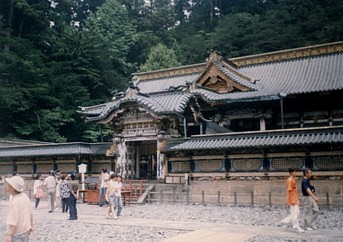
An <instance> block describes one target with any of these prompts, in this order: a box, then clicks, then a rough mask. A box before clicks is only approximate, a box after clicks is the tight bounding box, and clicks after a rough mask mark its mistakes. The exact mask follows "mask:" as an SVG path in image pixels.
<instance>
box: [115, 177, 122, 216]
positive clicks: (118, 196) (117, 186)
mask: <svg viewBox="0 0 343 242" xmlns="http://www.w3.org/2000/svg"><path fill="white" fill-rule="evenodd" d="M122 187H123V183H122V177H121V176H117V180H116V183H115V188H114V195H115V196H114V201H115V206H116V216H115V217H114V218H115V219H117V218H118V217H119V216H120V214H121V211H122V209H123V201H122V199H121V189H122Z"/></svg>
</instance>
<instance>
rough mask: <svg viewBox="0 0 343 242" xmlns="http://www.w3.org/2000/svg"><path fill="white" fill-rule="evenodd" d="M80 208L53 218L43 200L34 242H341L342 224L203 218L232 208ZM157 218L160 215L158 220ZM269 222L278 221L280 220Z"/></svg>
mask: <svg viewBox="0 0 343 242" xmlns="http://www.w3.org/2000/svg"><path fill="white" fill-rule="evenodd" d="M32 206H33V203H32ZM7 208H8V202H7V201H0V218H1V219H0V241H3V240H4V238H3V236H4V233H5V229H6V228H5V216H6V213H7ZM77 208H78V214H79V219H78V220H76V221H69V220H67V218H68V215H67V214H65V213H64V214H63V213H61V211H60V210H59V209H57V210H56V211H54V212H53V213H51V214H49V213H48V210H49V209H48V207H47V203H46V202H44V201H43V202H42V204H41V207H40V209H38V210H33V213H34V220H35V226H36V228H35V233H34V235H33V236H32V237H31V241H49V242H50V241H52V242H55V241H56V242H58V241H63V242H65V241H70V242H72V241H86V242H87V241H89V242H94V241H96V242H102V241H135V242H137V241H147V242H148V241H149V242H151V241H163V242H173V241H188V242H206V241H211V242H212V241H230V242H241V241H247V242H254V241H256V242H262V241H311V242H314V241H316V242H320V241H323V242H326V241H335V242H336V241H337V242H338V241H341V242H342V241H343V228H342V225H343V224H342V223H343V222H342V221H340V222H341V224H339V225H338V226H337V228H334V229H320V230H316V231H306V232H304V233H298V232H295V231H293V230H291V229H289V228H286V227H276V226H271V225H246V224H237V223H236V224H232V223H229V222H226V221H211V220H210V219H207V220H206V219H204V215H203V210H205V212H206V214H208V213H210V212H209V211H211V210H213V215H214V216H216V215H215V213H216V212H218V211H217V210H220V211H225V209H226V210H228V209H229V208H225V207H224V208H223V207H203V206H198V207H194V206H192V205H156V204H155V205H132V206H125V207H124V210H123V214H122V215H123V216H122V217H120V218H119V219H118V220H112V219H106V218H105V213H106V208H105V207H99V206H96V205H87V204H83V203H78V205H77ZM181 209H185V210H188V211H190V214H187V216H188V217H187V218H185V217H182V218H181V217H178V216H181V215H180V214H184V213H178V210H181ZM232 210H233V211H237V214H233V212H232V211H231V213H230V214H229V216H232V217H239V216H241V217H243V215H244V214H242V211H246V212H251V211H255V210H254V208H249V207H247V208H237V209H232ZM158 214H160V215H159V217H158V218H157V219H156V216H158ZM342 214H343V212H342V211H341V210H339V211H338V214H337V216H341V217H340V218H341V219H342ZM148 215H151V216H148ZM210 215H211V214H209V218H210ZM260 216H261V221H262V222H263V220H268V217H267V216H270V215H268V214H265V215H263V214H261V215H260ZM265 217H266V218H265ZM269 219H274V220H278V219H279V218H269ZM242 222H243V221H242ZM244 222H246V221H244ZM338 222H339V221H338ZM340 226H341V227H340Z"/></svg>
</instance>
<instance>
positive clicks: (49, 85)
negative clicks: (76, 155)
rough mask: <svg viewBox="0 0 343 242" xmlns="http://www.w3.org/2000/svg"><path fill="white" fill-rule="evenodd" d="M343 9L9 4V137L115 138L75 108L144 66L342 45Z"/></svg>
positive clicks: (263, 1) (120, 86) (179, 3)
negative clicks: (214, 54) (213, 53)
mask: <svg viewBox="0 0 343 242" xmlns="http://www.w3.org/2000/svg"><path fill="white" fill-rule="evenodd" d="M342 12H343V0H330V1H322V0H230V1H227V0H192V1H188V0H150V1H145V0H60V1H47V0H2V1H0V137H13V138H22V139H33V140H43V141H53V142H66V141H89V142H97V141H101V140H104V141H107V140H110V139H111V138H110V137H111V135H110V133H111V131H110V128H109V127H105V126H101V128H100V126H99V125H98V124H91V123H86V122H84V120H82V117H81V116H80V114H78V113H77V112H76V110H77V109H78V106H90V105H95V104H100V103H104V102H108V101H109V100H111V98H112V92H113V91H115V90H118V91H123V90H125V89H126V87H127V84H128V82H129V80H130V76H131V73H133V72H136V71H137V69H138V68H139V70H141V71H149V70H156V69H160V68H168V67H174V66H178V65H181V64H193V63H199V62H203V61H204V60H205V59H206V57H208V54H209V53H210V52H211V51H213V50H216V51H218V52H219V53H221V54H222V55H223V56H225V57H226V58H230V57H236V56H242V55H250V54H257V53H262V52H268V51H275V50H282V49H287V48H294V47H300V46H306V45H312V44H320V43H326V42H333V41H341V40H342V39H343V25H342V22H343V15H342ZM167 46H168V47H167Z"/></svg>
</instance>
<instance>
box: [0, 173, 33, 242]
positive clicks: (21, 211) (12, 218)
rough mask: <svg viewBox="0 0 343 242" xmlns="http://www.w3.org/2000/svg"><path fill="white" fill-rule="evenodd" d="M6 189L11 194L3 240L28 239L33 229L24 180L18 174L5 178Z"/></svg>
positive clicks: (29, 203)
mask: <svg viewBox="0 0 343 242" xmlns="http://www.w3.org/2000/svg"><path fill="white" fill-rule="evenodd" d="M5 180H6V182H7V184H8V185H7V191H8V193H9V194H11V195H12V200H11V201H10V203H9V210H8V214H7V220H6V224H7V230H6V239H5V242H10V241H28V240H29V235H30V233H32V231H33V215H32V208H31V202H30V199H29V197H28V196H27V195H26V194H25V193H24V192H23V191H24V186H25V183H24V180H23V178H21V177H20V176H13V177H11V178H5Z"/></svg>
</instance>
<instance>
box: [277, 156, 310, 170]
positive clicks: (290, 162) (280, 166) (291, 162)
mask: <svg viewBox="0 0 343 242" xmlns="http://www.w3.org/2000/svg"><path fill="white" fill-rule="evenodd" d="M302 164H303V161H302V159H301V158H299V157H280V158H274V159H273V160H272V166H273V168H275V169H277V170H288V168H290V167H292V168H299V169H300V168H301V167H302Z"/></svg>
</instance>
